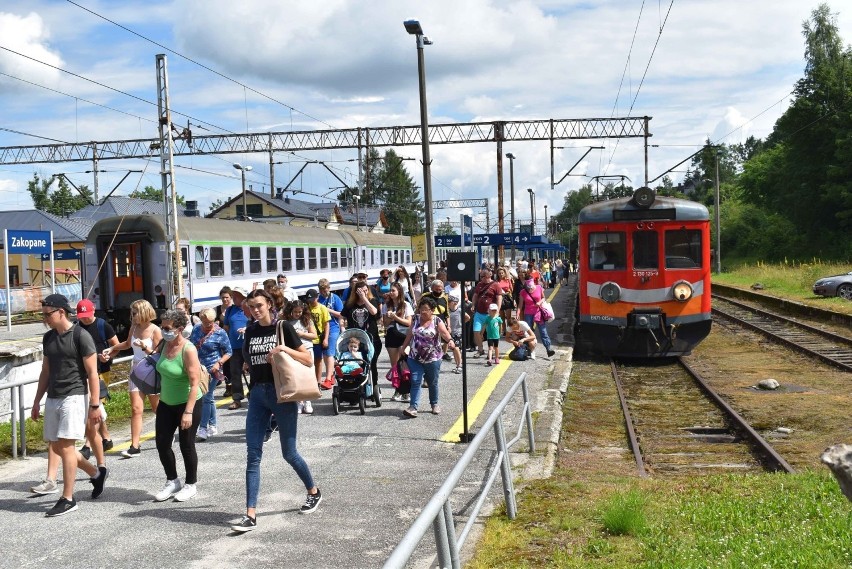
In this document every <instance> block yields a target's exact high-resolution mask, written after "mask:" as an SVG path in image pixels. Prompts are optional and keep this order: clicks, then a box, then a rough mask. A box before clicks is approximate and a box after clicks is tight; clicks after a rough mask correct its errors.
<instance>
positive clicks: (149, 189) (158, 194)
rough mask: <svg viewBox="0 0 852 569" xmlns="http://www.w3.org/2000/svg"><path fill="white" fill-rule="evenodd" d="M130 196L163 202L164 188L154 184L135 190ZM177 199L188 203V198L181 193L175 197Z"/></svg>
mask: <svg viewBox="0 0 852 569" xmlns="http://www.w3.org/2000/svg"><path fill="white" fill-rule="evenodd" d="M128 197H131V198H136V199H139V200H150V201H154V202H160V203H163V190H161V189H157V188H155V187H154V186H145V188H144V189H142V190H133V191H132V192H131V193H130V195H129V196H128ZM175 200H176V201H177V203H179V204H180V205H186V200H185V199H184V197H183V196H182V195H180V194H178V195H177V196H176V197H175Z"/></svg>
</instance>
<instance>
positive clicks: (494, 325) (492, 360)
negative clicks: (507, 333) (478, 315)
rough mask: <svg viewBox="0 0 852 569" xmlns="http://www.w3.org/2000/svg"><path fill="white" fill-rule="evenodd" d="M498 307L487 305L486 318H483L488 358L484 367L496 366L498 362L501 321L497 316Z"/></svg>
mask: <svg viewBox="0 0 852 569" xmlns="http://www.w3.org/2000/svg"><path fill="white" fill-rule="evenodd" d="M498 311H499V307H498V306H497V305H496V304H494V303H492V304H489V305H488V316H486V317H485V339H486V340H487V341H488V356H487V358H486V361H485V365H487V366H490V365H497V364H498V363H500V362H499V360H500V330H501V329H502V326H503V319H502V318H500V315H499V314H498Z"/></svg>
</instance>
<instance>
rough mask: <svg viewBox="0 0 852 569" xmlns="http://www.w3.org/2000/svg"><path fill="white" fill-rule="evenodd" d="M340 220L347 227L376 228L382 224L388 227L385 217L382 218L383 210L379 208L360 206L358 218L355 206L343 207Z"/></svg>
mask: <svg viewBox="0 0 852 569" xmlns="http://www.w3.org/2000/svg"><path fill="white" fill-rule="evenodd" d="M340 218H341V221H342V223H345V224H346V225H356V226H357V225H360V226H361V227H364V226H367V227H375V226H376V225H379V224H380V223H381V225H382V226H383V227H386V226H387V224H385V223H384V217H383V216H382V208H380V207H378V206H372V205H367V206H360V207H358V209H357V216H356V209H355V206H354V205H348V206H345V207H341V208H340Z"/></svg>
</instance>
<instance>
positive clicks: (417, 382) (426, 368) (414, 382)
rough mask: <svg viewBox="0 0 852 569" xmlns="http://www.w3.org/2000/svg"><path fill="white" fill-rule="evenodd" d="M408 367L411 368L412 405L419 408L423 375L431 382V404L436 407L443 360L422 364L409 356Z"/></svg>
mask: <svg viewBox="0 0 852 569" xmlns="http://www.w3.org/2000/svg"><path fill="white" fill-rule="evenodd" d="M408 369H410V370H411V407H413V408H414V409H417V402H418V401H419V400H420V389H421V387H420V386H421V385H422V384H423V377H424V376H425V377H426V381H427V382H428V383H429V405H431V406H432V407H434V406H435V405H437V404H438V375H439V374H440V372H441V360H436V361H434V362H429V363H428V364H421V363H420V362H418V361H417V360H415V359H414V358H408Z"/></svg>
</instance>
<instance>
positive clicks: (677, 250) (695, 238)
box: [666, 229, 702, 269]
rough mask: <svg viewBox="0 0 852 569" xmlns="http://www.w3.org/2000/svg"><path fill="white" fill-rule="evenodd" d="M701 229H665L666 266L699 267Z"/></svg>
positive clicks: (700, 260)
mask: <svg viewBox="0 0 852 569" xmlns="http://www.w3.org/2000/svg"><path fill="white" fill-rule="evenodd" d="M701 250H702V246H701V231H700V230H698V229H677V230H674V231H666V268H667V269H698V268H701V264H702V258H701Z"/></svg>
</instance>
